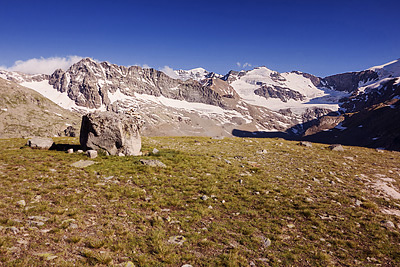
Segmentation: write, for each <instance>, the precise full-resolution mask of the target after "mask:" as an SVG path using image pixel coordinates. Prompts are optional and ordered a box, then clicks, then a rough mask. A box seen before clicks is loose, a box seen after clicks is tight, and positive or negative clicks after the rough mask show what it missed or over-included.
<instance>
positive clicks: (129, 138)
mask: <svg viewBox="0 0 400 267" xmlns="http://www.w3.org/2000/svg"><path fill="white" fill-rule="evenodd" d="M140 126H141V120H140V118H139V117H138V116H135V115H132V114H122V113H114V112H110V111H105V112H94V113H89V114H87V115H84V116H83V117H82V125H81V133H80V143H81V146H82V147H84V148H85V149H93V150H96V151H100V150H103V151H106V152H107V153H109V154H110V155H120V154H124V155H126V156H138V155H141V152H140V149H141V147H142V143H141V138H140V134H139V128H140Z"/></svg>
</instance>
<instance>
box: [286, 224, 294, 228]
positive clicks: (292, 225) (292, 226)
mask: <svg viewBox="0 0 400 267" xmlns="http://www.w3.org/2000/svg"><path fill="white" fill-rule="evenodd" d="M287 227H288V228H290V229H292V228H294V227H295V225H294V224H293V223H290V224H288V225H287Z"/></svg>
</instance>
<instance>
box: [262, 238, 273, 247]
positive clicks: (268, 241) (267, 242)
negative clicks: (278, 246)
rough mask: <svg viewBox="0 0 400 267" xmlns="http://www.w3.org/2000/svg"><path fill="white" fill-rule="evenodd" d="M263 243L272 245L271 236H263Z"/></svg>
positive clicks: (267, 245)
mask: <svg viewBox="0 0 400 267" xmlns="http://www.w3.org/2000/svg"><path fill="white" fill-rule="evenodd" d="M263 245H264V246H265V247H269V246H271V240H270V239H269V238H266V237H263Z"/></svg>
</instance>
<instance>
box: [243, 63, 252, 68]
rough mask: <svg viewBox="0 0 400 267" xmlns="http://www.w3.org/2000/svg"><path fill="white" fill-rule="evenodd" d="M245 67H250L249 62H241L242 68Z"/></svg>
mask: <svg viewBox="0 0 400 267" xmlns="http://www.w3.org/2000/svg"><path fill="white" fill-rule="evenodd" d="M246 67H251V64H250V63H248V62H246V63H244V64H243V68H246Z"/></svg>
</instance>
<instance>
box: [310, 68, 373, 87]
mask: <svg viewBox="0 0 400 267" xmlns="http://www.w3.org/2000/svg"><path fill="white" fill-rule="evenodd" d="M378 78H379V76H378V73H376V72H375V71H373V70H365V71H360V72H347V73H342V74H336V75H332V76H328V77H325V78H323V79H321V80H320V83H319V85H318V86H320V87H327V88H330V89H333V90H336V91H346V92H354V91H356V90H357V89H358V87H360V86H362V85H363V84H366V83H369V82H371V81H376V80H378Z"/></svg>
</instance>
